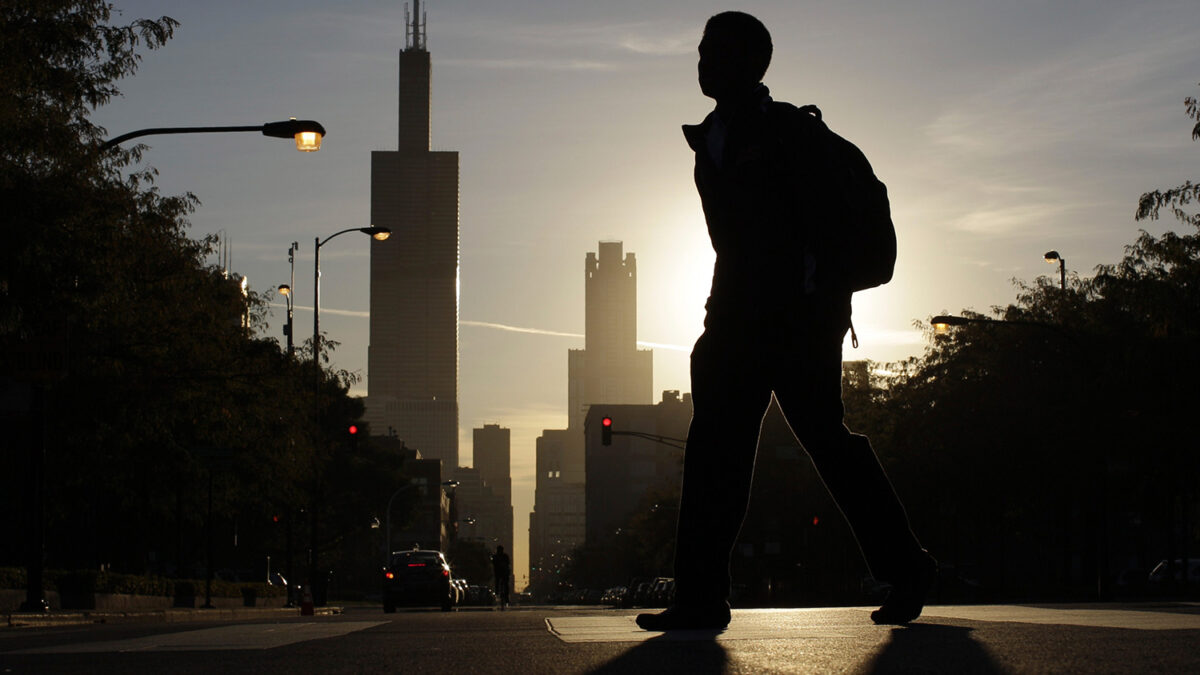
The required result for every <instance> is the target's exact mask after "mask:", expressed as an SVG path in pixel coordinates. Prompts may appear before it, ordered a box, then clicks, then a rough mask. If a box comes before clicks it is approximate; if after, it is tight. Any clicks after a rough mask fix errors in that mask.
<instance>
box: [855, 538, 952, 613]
mask: <svg viewBox="0 0 1200 675" xmlns="http://www.w3.org/2000/svg"><path fill="white" fill-rule="evenodd" d="M936 579H937V561H936V560H934V559H933V556H931V555H929V552H928V551H922V557H921V558H920V559H918V561H917V562H916V564H915V565H913V567H912V569H911V572H910V573H909V575H908V576H907V577H906V578H905V579H903V580H901V581H898V582H897V583H896V584H894V585H893V586H892V591H891V593H889V594H888V597H887V600H884V602H883V606H882V607H880V608H879V609H877V610H875V611H874V612H871V620H872V621H874V622H875V623H877V624H883V625H890V626H903V625H904V624H906V623H909V622H910V621H913V620H915V619H916V618H917V617H918V616H921V610H922V609H924V608H925V597H926V596H927V595H929V589H931V588H933V582H934V581H935V580H936Z"/></svg>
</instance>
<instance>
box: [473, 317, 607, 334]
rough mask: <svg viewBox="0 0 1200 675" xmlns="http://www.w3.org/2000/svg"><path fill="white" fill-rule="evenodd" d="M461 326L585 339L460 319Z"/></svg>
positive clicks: (559, 332)
mask: <svg viewBox="0 0 1200 675" xmlns="http://www.w3.org/2000/svg"><path fill="white" fill-rule="evenodd" d="M458 325H460V326H479V327H480V328H495V329H496V330H506V331H510V332H513V333H531V334H533V335H553V336H555V337H569V338H583V337H584V335H583V333H564V332H562V331H557V330H543V329H541V328H523V327H521V326H509V325H507V324H503V323H491V322H489V321H470V320H467V319H460V320H459V322H458Z"/></svg>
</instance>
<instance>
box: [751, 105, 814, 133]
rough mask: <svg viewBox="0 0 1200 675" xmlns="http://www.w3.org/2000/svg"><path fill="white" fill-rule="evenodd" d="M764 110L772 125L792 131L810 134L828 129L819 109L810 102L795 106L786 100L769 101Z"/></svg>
mask: <svg viewBox="0 0 1200 675" xmlns="http://www.w3.org/2000/svg"><path fill="white" fill-rule="evenodd" d="M765 112H766V115H767V118H768V119H769V120H770V121H771V123H772V124H773V125H775V126H777V127H782V128H784V129H788V130H791V131H792V132H794V133H800V134H804V135H810V134H818V133H822V132H826V131H828V130H829V127H827V126H825V122H823V121H822V120H821V109H820V108H818V107H817V106H815V105H812V104H809V105H802V106H796V105H793V104H791V103H788V102H787V101H771V102H770V103H769V104H768V105H767V108H766V111H765Z"/></svg>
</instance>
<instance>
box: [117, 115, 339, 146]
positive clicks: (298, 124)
mask: <svg viewBox="0 0 1200 675" xmlns="http://www.w3.org/2000/svg"><path fill="white" fill-rule="evenodd" d="M238 131H261V132H262V135H263V136H270V137H272V138H294V139H295V140H296V149H297V150H299V151H300V152H316V151H317V150H320V149H321V139H322V138H324V137H325V127H323V126H321V123H320V122H317V121H314V120H298V119H296V118H294V117H293V118H292V119H289V120H284V121H282V122H267V123H266V124H259V125H255V126H237V127H155V128H150V129H138V130H137V131H131V132H129V133H127V134H121V135H120V136H117V137H116V138H112V139H109V140H107V141H104V143H102V144H101V145H100V149H101V150H108V149H110V148H112V147H114V146H117V145H120V144H121V143H124V142H125V141H127V140H129V139H131V138H139V137H141V136H161V135H165V134H223V133H229V132H238Z"/></svg>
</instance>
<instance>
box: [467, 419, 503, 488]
mask: <svg viewBox="0 0 1200 675" xmlns="http://www.w3.org/2000/svg"><path fill="white" fill-rule="evenodd" d="M471 436H472V444H471V454H472V456H473V457H474V462H473V464H474V465H475V468H476V469H479V476H480V478H482V479H483V481H484V482H485V483H487V484H488V485H490V486H492V489H493V490H495V491H496V494H498V495H503V496H504V497H505V498H511V497H512V431H511V430H509V429H507V428H505V427H502V426H500V425H499V424H485V425H483V427H481V428H478V429H472V430H471Z"/></svg>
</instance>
